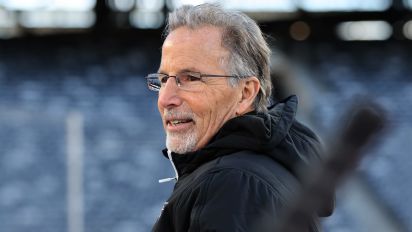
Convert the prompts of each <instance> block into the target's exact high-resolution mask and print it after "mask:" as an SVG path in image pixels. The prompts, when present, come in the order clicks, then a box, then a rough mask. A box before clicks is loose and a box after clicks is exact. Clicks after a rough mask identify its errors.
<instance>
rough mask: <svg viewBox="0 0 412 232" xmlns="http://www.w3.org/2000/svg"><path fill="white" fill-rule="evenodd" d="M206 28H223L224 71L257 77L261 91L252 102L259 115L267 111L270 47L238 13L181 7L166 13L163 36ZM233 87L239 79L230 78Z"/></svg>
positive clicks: (210, 7) (213, 7) (207, 7)
mask: <svg viewBox="0 0 412 232" xmlns="http://www.w3.org/2000/svg"><path fill="white" fill-rule="evenodd" d="M205 25H211V26H216V27H219V28H222V29H223V33H222V46H223V47H224V48H226V49H228V51H229V53H230V55H229V57H228V59H227V61H226V64H227V67H228V68H227V72H228V73H230V75H238V76H239V78H245V77H250V76H256V77H257V78H258V79H259V81H260V90H259V92H258V94H257V96H256V98H255V100H254V102H253V107H254V109H255V110H256V111H258V112H266V111H267V105H268V102H269V98H270V95H271V91H272V84H271V79H270V53H271V51H270V48H269V46H268V44H267V42H266V40H265V38H264V36H263V34H262V32H261V30H260V28H259V26H258V25H257V24H256V22H255V21H253V20H252V19H251V18H249V17H248V16H247V15H245V14H243V13H241V12H237V11H227V10H224V9H223V8H221V7H220V6H219V5H215V4H209V3H206V4H201V5H198V6H189V5H184V6H182V7H180V8H178V9H176V10H175V11H173V12H172V13H170V14H169V18H168V21H167V25H166V29H165V36H166V35H168V34H169V33H170V32H171V31H173V30H175V29H177V28H179V27H182V26H186V27H188V28H191V29H196V28H199V27H202V26H205ZM230 80H231V82H230V83H231V84H232V85H236V84H237V83H238V82H239V79H238V78H237V79H234V78H230Z"/></svg>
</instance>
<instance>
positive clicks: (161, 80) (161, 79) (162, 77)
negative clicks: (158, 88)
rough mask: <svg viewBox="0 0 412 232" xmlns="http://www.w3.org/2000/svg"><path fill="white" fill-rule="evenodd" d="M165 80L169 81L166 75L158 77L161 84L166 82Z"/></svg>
mask: <svg viewBox="0 0 412 232" xmlns="http://www.w3.org/2000/svg"><path fill="white" fill-rule="evenodd" d="M167 79H169V76H168V75H160V76H159V80H160V82H162V83H163V84H164V83H166V82H167Z"/></svg>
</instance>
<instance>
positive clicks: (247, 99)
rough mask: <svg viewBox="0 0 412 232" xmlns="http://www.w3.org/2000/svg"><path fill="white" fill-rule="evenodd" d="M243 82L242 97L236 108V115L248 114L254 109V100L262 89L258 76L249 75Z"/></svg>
mask: <svg viewBox="0 0 412 232" xmlns="http://www.w3.org/2000/svg"><path fill="white" fill-rule="evenodd" d="M240 84H241V88H242V89H241V91H242V92H241V97H240V101H239V104H238V107H237V110H236V115H242V114H246V113H247V112H250V111H252V110H254V109H253V102H254V100H255V98H256V96H257V94H258V93H259V90H260V81H259V80H258V79H257V77H254V76H253V77H249V78H247V79H244V80H242V82H241V83H240Z"/></svg>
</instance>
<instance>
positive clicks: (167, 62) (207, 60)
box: [161, 26, 228, 71]
mask: <svg viewBox="0 0 412 232" xmlns="http://www.w3.org/2000/svg"><path fill="white" fill-rule="evenodd" d="M221 35H222V30H221V29H220V28H218V27H215V26H203V27H200V28H197V29H190V28H188V27H179V28H177V29H175V30H173V31H171V32H170V34H169V35H168V36H167V38H166V40H165V41H164V43H163V47H162V62H161V69H172V68H189V67H193V68H196V67H197V68H198V69H199V70H197V71H201V69H202V68H203V67H201V66H211V67H214V66H219V68H222V63H223V62H222V61H223V60H224V59H225V57H227V55H228V52H227V50H226V49H225V48H224V47H222V43H221V41H222V40H221ZM180 66H182V67H180ZM183 66H185V67H183Z"/></svg>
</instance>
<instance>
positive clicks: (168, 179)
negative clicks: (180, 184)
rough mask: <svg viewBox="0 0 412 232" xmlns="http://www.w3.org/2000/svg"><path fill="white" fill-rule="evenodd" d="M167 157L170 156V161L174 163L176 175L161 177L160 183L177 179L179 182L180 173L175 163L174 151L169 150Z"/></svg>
mask: <svg viewBox="0 0 412 232" xmlns="http://www.w3.org/2000/svg"><path fill="white" fill-rule="evenodd" d="M167 157H168V158H169V161H170V163H171V164H172V167H173V170H174V171H175V175H176V176H175V177H169V178H164V179H160V180H159V183H165V182H169V181H172V180H176V182H177V181H178V180H179V173H178V172H177V168H176V166H175V164H174V163H173V158H172V151H170V150H167Z"/></svg>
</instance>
